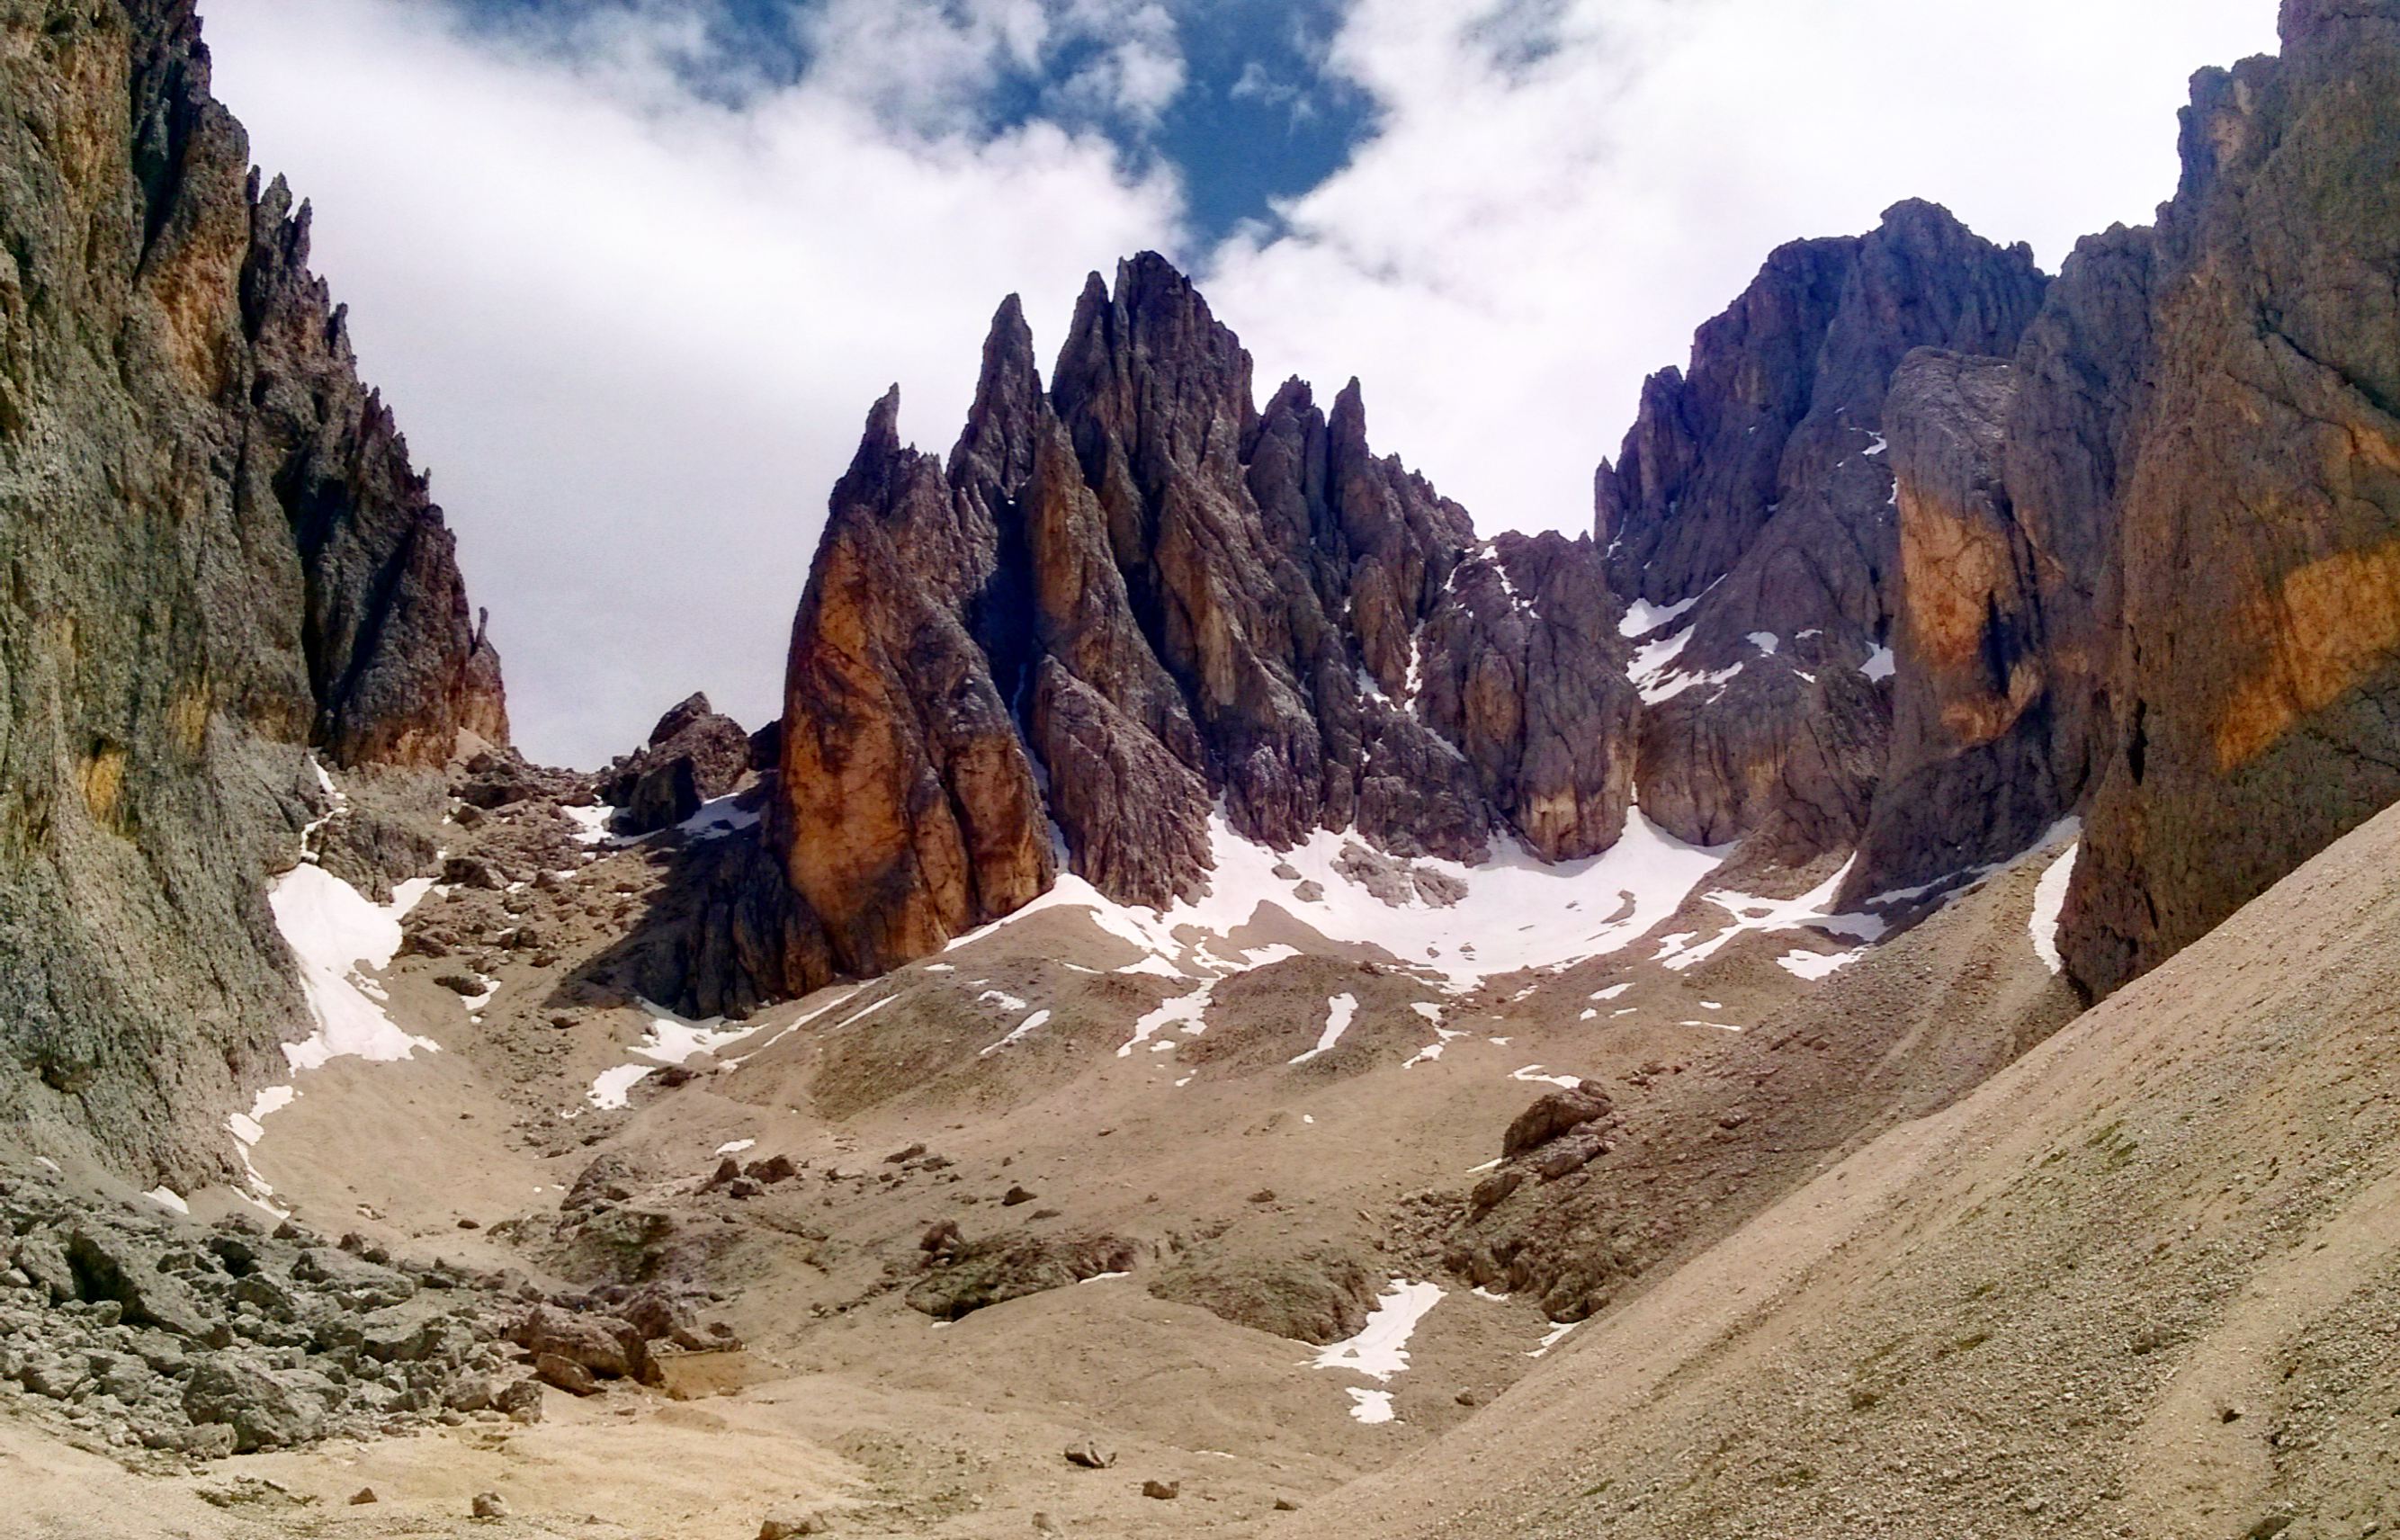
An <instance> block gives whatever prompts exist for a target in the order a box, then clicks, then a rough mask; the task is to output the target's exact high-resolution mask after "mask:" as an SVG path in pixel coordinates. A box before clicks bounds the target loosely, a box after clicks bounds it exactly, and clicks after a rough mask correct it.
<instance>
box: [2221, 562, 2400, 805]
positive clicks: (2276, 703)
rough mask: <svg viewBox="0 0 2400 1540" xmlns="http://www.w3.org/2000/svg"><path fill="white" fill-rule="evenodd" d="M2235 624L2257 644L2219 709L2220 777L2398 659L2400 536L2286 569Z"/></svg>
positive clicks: (2375, 677)
mask: <svg viewBox="0 0 2400 1540" xmlns="http://www.w3.org/2000/svg"><path fill="white" fill-rule="evenodd" d="M2236 626H2237V628H2238V630H2239V632H2240V633H2241V634H2243V635H2244V636H2248V637H2251V638H2254V639H2255V640H2256V642H2257V649H2256V655H2255V660H2254V661H2253V662H2252V663H2251V666H2250V668H2249V669H2248V671H2247V672H2245V673H2244V674H2243V675H2241V676H2240V677H2239V678H2238V679H2237V680H2236V681H2235V683H2234V686H2233V688H2232V690H2231V691H2230V694H2229V695H2228V696H2227V697H2226V700H2225V704H2224V706H2223V707H2222V709H2221V710H2220V711H2219V712H2218V713H2217V717H2216V769H2217V771H2218V773H2220V774H2224V773H2230V772H2231V771H2233V770H2239V769H2240V768H2241V767H2242V766H2243V765H2245V764H2248V763H2249V762H2250V761H2251V760H2253V759H2255V758H2257V756H2259V755H2261V754H2263V753H2265V752H2266V751H2267V749H2268V748H2269V747H2270V746H2271V745H2272V744H2274V743H2277V742H2279V741H2281V740H2282V739H2283V738H2284V736H2285V735H2286V734H2288V733H2289V732H2291V731H2292V729H2294V728H2296V727H2297V726H2298V725H2299V724H2300V723H2301V722H2303V721H2305V720H2307V719H2308V718H2309V717H2311V716H2313V715H2316V714H2317V713H2319V712H2322V711H2324V710H2325V708H2327V707H2328V706H2331V705H2333V704H2334V703H2335V702H2338V701H2339V700H2340V699H2341V698H2342V697H2343V696H2345V695H2347V694H2349V693H2350V692H2351V691H2352V690H2355V689H2358V688H2362V687H2366V686H2369V685H2372V684H2374V683H2375V682H2377V680H2378V678H2379V676H2381V675H2388V674H2390V673H2391V672H2393V669H2394V667H2395V664H2400V535H2395V536H2394V537H2393V538H2392V539H2389V540H2386V541H2384V542H2383V543H2382V544H2380V545H2378V546H2375V547H2373V548H2371V549H2369V550H2366V551H2347V552H2340V553H2339V554H2338V555H2332V556H2325V557H2322V558H2320V559H2318V560H2316V561H2313V562H2311V563H2309V564H2308V565H2307V566H2303V567H2300V568H2298V570H2296V571H2293V572H2289V573H2286V574H2285V575H2284V578H2283V579H2282V581H2280V582H2279V583H2277V584H2276V585H2275V592H2274V593H2273V594H2272V595H2271V596H2269V595H2264V594H2262V595H2260V596H2258V597H2257V598H2254V599H2253V600H2252V601H2251V602H2250V603H2249V604H2248V605H2246V606H2243V609H2242V611H2241V614H2240V619H2239V620H2238V621H2237V622H2236Z"/></svg>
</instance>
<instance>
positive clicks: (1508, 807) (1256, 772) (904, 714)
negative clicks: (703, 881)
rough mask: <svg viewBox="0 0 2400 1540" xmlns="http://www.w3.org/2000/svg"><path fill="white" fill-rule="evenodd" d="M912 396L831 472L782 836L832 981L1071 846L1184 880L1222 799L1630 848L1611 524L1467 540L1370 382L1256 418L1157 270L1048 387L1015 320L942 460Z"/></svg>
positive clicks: (789, 702)
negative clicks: (1561, 533)
mask: <svg viewBox="0 0 2400 1540" xmlns="http://www.w3.org/2000/svg"><path fill="white" fill-rule="evenodd" d="M897 414H898V401H897V397H896V394H895V395H894V396H891V397H887V398H886V399H885V400H884V401H883V402H880V403H879V404H878V406H877V407H876V409H875V412H874V414H873V415H872V416H870V418H869V420H868V424H867V430H866V438H865V442H864V443H862V445H861V447H860V450H859V454H858V457H857V459H856V461H855V462H854V463H853V464H852V468H851V470H850V472H849V473H848V474H847V475H846V476H845V477H844V478H843V479H842V481H841V483H840V484H839V486H838V487H837V488H836V489H835V493H834V498H833V507H832V515H831V520H830V523H829V524H828V525H827V529H826V533H825V541H824V543H823V545H822V546H821V547H820V548H819V550H818V553H817V558H816V564H815V566H814V568H813V569H812V571H811V575H810V580H809V587H808V592H807V595H806V597H805V598H804V599H803V600H802V603H801V606H800V611H799V615H798V620H797V621H796V623H795V626H794V632H793V641H792V652H791V661H790V669H789V674H788V682H787V691H786V702H785V706H786V709H785V712H784V733H783V743H782V749H781V754H780V764H781V781H780V792H779V797H778V803H777V808H778V816H777V819H776V821H775V827H776V829H777V831H778V834H777V844H778V848H780V849H781V850H783V851H784V852H785V861H786V864H787V867H788V870H789V875H790V879H791V884H792V887H793V889H794V890H795V891H796V893H798V895H799V896H800V897H801V899H802V900H804V901H805V904H806V906H807V907H808V908H809V909H811V911H813V913H814V914H815V915H816V917H817V918H818V919H819V920H821V921H822V924H823V928H824V932H825V935H826V936H827V938H828V939H829V941H830V943H831V947H832V950H833V955H834V956H835V958H836V959H837V961H838V962H839V965H840V966H841V967H843V968H846V969H849V970H852V971H855V972H870V971H875V970H879V969H880V968H883V967H886V966H889V965H891V964H893V963H894V962H897V961H905V960H907V959H908V958H911V957H915V956H920V955H922V954H923V953H925V952H928V951H931V950H933V949H934V948H935V947H938V946H940V945H941V944H942V943H943V942H945V941H947V940H948V939H949V938H950V937H951V936H954V935H957V934H960V933H961V932H962V931H964V930H967V929H969V928H971V927H972V926H974V925H976V924H979V923H981V922H983V921H985V920H990V919H993V918H996V917H998V916H1001V915H1004V914H1007V913H1009V912H1011V911H1012V910H1014V909H1016V908H1017V907H1019V906H1022V905H1023V904H1025V903H1026V902H1028V901H1029V900H1030V899H1031V898H1033V897H1035V896H1036V895H1038V894H1039V893H1043V891H1045V890H1046V889H1047V888H1048V887H1049V886H1050V884H1051V883H1052V881H1053V880H1055V878H1056V876H1057V870H1058V860H1059V856H1060V855H1061V854H1063V856H1064V859H1065V863H1066V865H1067V866H1068V867H1069V868H1070V869H1071V870H1073V871H1074V872H1076V873H1077V874H1078V875H1080V876H1082V877H1084V879H1087V880H1089V881H1091V882H1092V883H1094V884H1095V885H1096V886H1098V888H1099V889H1100V890H1101V891H1102V892H1104V893H1109V894H1110V895H1111V896H1112V897H1115V898H1118V899H1120V900H1123V901H1125V902H1131V903H1141V904H1148V905H1153V906H1157V905H1165V904H1167V903H1170V902H1172V901H1173V900H1175V899H1177V898H1180V897H1188V896H1193V895H1194V894H1196V893H1199V892H1200V891H1202V886H1203V884H1204V883H1205V882H1206V880H1207V873H1208V871H1209V869H1210V865H1211V857H1210V853H1209V852H1210V843H1209V841H1210V826H1211V819H1212V816H1213V813H1214V811H1215V810H1216V809H1218V808H1219V807H1220V806H1221V809H1222V813H1223V817H1224V819H1225V821H1226V822H1227V824H1228V825H1230V827H1231V829H1232V830H1233V831H1234V833H1236V834H1239V835H1241V836H1243V837H1246V838H1251V839H1255V840H1259V841H1261V842H1263V843H1266V844H1269V845H1273V846H1275V847H1276V848H1279V849H1286V848H1289V847H1290V846H1292V845H1294V844H1297V843H1299V842H1301V841H1302V840H1305V839H1307V838H1309V837H1310V836H1311V835H1312V834H1313V833H1314V832H1315V831H1317V830H1320V829H1322V830H1332V831H1341V830H1346V829H1351V828H1353V827H1355V828H1356V829H1357V831H1358V832H1359V833H1360V834H1361V835H1363V836H1365V837H1366V838H1369V839H1371V840H1372V841H1374V842H1375V843H1377V844H1379V845H1381V846H1383V847H1384V849H1386V850H1387V851H1390V852H1394V853H1396V854H1400V855H1404V856H1415V855H1425V854H1432V855H1440V856H1446V857H1450V858H1452V859H1457V860H1466V861H1476V860H1480V859H1482V858H1483V856H1484V855H1485V853H1486V852H1487V851H1488V850H1489V848H1490V846H1491V844H1492V842H1493V839H1494V838H1497V837H1501V836H1508V837H1513V838H1518V839H1520V840H1522V841H1523V842H1524V843H1525V844H1526V846H1527V847H1528V848H1530V849H1531V850H1533V851H1534V852H1536V853H1537V854H1539V855H1541V856H1543V857H1546V858H1549V859H1568V858H1574V857H1579V856H1585V855H1590V854H1593V853H1596V852H1599V851H1602V850H1604V849H1606V848H1607V847H1608V846H1609V845H1610V844H1612V843H1614V842H1615V840H1616V838H1617V837H1618V835H1619V834H1620V833H1621V832H1622V830H1623V827H1624V823H1625V818H1626V814H1627V810H1628V807H1629V805H1630V795H1631V767H1632V753H1631V748H1632V730H1633V721H1634V715H1635V711H1636V702H1635V697H1634V692H1633V690H1632V688H1631V687H1630V684H1629V683H1628V682H1627V679H1626V676H1625V669H1626V661H1627V655H1628V649H1627V647H1626V646H1625V644H1624V642H1623V641H1622V639H1621V638H1620V636H1619V635H1618V634H1617V631H1618V628H1617V624H1616V621H1617V606H1616V601H1615V600H1614V598H1613V596H1612V595H1611V593H1610V591H1609V588H1608V586H1607V582H1606V579H1605V574H1604V572H1603V571H1602V566H1601V564H1600V562H1599V559H1598V556H1597V553H1596V552H1595V551H1594V550H1593V548H1592V547H1591V545H1590V544H1589V542H1588V541H1568V540H1564V539H1561V538H1558V537H1556V536H1545V537H1539V538H1523V537H1504V538H1502V539H1500V540H1498V541H1495V542H1491V543H1488V544H1487V543H1482V542H1479V541H1477V540H1476V538H1475V537H1474V534H1473V530H1472V527H1471V525H1469V522H1468V520H1467V517H1466V512H1465V511H1464V510H1462V509H1460V508H1459V507H1458V506H1457V505H1456V504H1454V503H1451V502H1449V501H1447V500H1445V499H1444V498H1442V497H1439V495H1438V494H1437V493H1436V492H1435V491H1434V490H1433V488H1432V487H1430V486H1429V485H1427V484H1425V482H1424V481H1423V480H1422V479H1420V478H1418V477H1416V476H1413V475H1411V474H1410V473H1409V472H1408V471H1407V470H1404V469H1403V468H1402V467H1401V466H1400V465H1399V464H1398V462H1397V461H1394V460H1390V459H1384V458H1378V457H1375V456H1374V455H1373V454H1372V453H1371V451H1370V449H1369V447H1368V442H1367V430H1366V415H1365V410H1364V407H1363V405H1362V404H1361V401H1360V396H1359V392H1358V389H1357V386H1356V384H1355V382H1354V383H1353V384H1352V386H1351V387H1350V388H1347V389H1345V390H1344V391H1343V393H1342V395H1341V396H1340V398H1339V399H1338V400H1337V401H1336V402H1334V406H1333V409H1332V411H1331V413H1330V414H1328V413H1326V412H1324V411H1322V410H1320V409H1319V408H1318V407H1317V406H1316V402H1315V400H1314V397H1313V395H1312V393H1311V391H1310V390H1309V388H1308V387H1306V386H1305V385H1302V384H1301V383H1300V382H1298V381H1293V382H1291V383H1289V384H1287V385H1286V386H1284V387H1283V388H1281V389H1280V390H1278V391H1277V392H1276V393H1275V397H1274V398H1273V399H1272V400H1271V401H1270V402H1269V403H1268V404H1267V406H1266V407H1265V408H1264V410H1263V411H1261V409H1259V408H1258V407H1257V406H1256V405H1255V403H1254V399H1253V397H1252V395H1251V388H1250V361H1249V358H1248V354H1247V353H1245V352H1244V351H1243V350H1242V348H1241V346H1240V344H1239V343H1238V342H1237V341H1236V340H1235V339H1234V336H1233V334H1231V333H1230V332H1228V331H1226V330H1225V329H1224V328H1223V327H1222V326H1220V325H1219V324H1218V323H1217V321H1216V320H1215V319H1214V318H1213V317H1212V316H1211V315H1210V314H1209V312H1208V308H1207V305H1206V303H1205V302H1204V301H1203V300H1202V299H1201V298H1200V296H1199V294H1198V293H1196V292H1195V291H1194V290H1193V287H1192V286H1191V284H1190V283H1189V282H1188V281H1187V280H1186V279H1184V278H1183V276H1182V275H1181V274H1180V273H1178V272H1176V271H1175V269H1174V268H1173V267H1171V266H1168V265H1167V264H1166V262H1165V261H1164V260H1163V259H1161V258H1159V257H1157V256H1154V255H1144V256H1141V257H1138V258H1136V259H1134V260H1132V261H1130V262H1128V263H1125V264H1124V265H1122V266H1120V268H1119V270H1118V274H1117V281H1116V285H1115V287H1114V289H1113V290H1111V289H1110V288H1108V287H1107V286H1105V285H1104V284H1103V283H1102V282H1101V281H1100V279H1098V276H1097V275H1095V276H1094V278H1093V279H1092V281H1091V283H1090V284H1089V286H1088V287H1087V288H1086V289H1085V291H1084V295H1083V297H1082V300H1081V302H1080V303H1079V304H1078V306H1077V308H1076V312H1075V317H1074V320H1073V322H1072V324H1071V326H1070V331H1069V334H1068V338H1067V342H1066V344H1065V346H1064V348H1062V350H1061V353H1060V356H1059V361H1058V364H1057V369H1056V371H1055V372H1054V375H1053V378H1052V382H1051V385H1050V387H1049V388H1048V390H1047V391H1046V392H1045V391H1044V390H1043V387H1042V384H1041V377H1040V374H1039V371H1038V368H1037V366H1036V364H1035V362H1034V359H1033V351H1032V339H1031V336H1030V333H1029V332H1028V331H1027V329H1026V326H1025V322H1024V320H1023V317H1022V315H1021V313H1020V311H1019V309H1018V307H1017V306H1016V302H1015V301H1014V300H1012V301H1010V302H1009V303H1008V304H1006V305H1004V306H1003V307H1002V309H1001V311H1000V314H999V316H998V317H997V318H996V320H995V321H994V324H993V328H992V332H991V335H990V338H989V342H988V343H987V345H986V348H985V355H984V373H983V379H982V382H981V385H980V387H979V388H978V390H977V392H976V398H975V408H974V411H973V413H972V415H971V416H970V418H969V421H968V424H967V427H966V429H965V431H964V433H963V434H962V435H961V438H960V440H959V442H958V444H957V446H956V448H955V449H953V451H952V452H951V455H950V457H949V459H948V464H947V465H945V464H944V463H943V462H941V461H938V460H936V459H934V457H931V456H927V455H922V454H919V453H917V452H915V451H912V450H907V449H904V448H903V447H902V446H901V443H900V441H899V435H898V429H897ZM1054 826H1055V827H1056V829H1057V833H1058V835H1059V836H1060V837H1061V838H1062V839H1063V844H1064V850H1063V852H1054V850H1053V848H1052V839H1051V831H1052V829H1053V827H1054Z"/></svg>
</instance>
